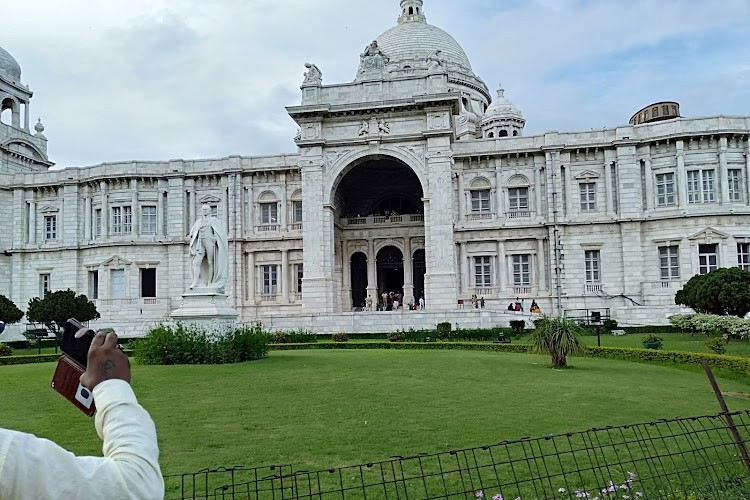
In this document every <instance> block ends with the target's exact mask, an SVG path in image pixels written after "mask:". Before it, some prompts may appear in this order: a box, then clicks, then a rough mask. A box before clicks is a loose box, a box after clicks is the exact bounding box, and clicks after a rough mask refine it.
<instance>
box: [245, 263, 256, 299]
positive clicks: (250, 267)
mask: <svg viewBox="0 0 750 500" xmlns="http://www.w3.org/2000/svg"><path fill="white" fill-rule="evenodd" d="M246 266H247V267H246V272H247V277H246V280H247V283H246V284H247V288H248V290H247V302H248V304H250V305H251V306H254V305H255V304H256V302H255V290H256V284H255V254H254V253H253V252H247V264H246Z"/></svg>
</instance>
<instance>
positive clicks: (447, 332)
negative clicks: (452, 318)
mask: <svg viewBox="0 0 750 500" xmlns="http://www.w3.org/2000/svg"><path fill="white" fill-rule="evenodd" d="M435 330H436V333H437V338H439V339H440V340H447V339H449V338H450V337H451V324H450V323H449V322H447V321H445V322H443V323H438V324H437V326H436V327H435Z"/></svg>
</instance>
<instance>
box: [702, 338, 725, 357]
mask: <svg viewBox="0 0 750 500" xmlns="http://www.w3.org/2000/svg"><path fill="white" fill-rule="evenodd" d="M706 347H708V348H709V349H711V350H712V351H713V352H715V353H716V354H724V353H726V352H727V349H726V347H727V341H726V340H724V339H723V338H721V337H713V338H710V339H708V340H707V341H706Z"/></svg>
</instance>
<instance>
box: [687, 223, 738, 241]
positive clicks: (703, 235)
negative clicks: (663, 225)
mask: <svg viewBox="0 0 750 500" xmlns="http://www.w3.org/2000/svg"><path fill="white" fill-rule="evenodd" d="M727 238H729V235H728V234H727V233H722V232H721V231H719V230H717V229H714V228H712V227H707V228H706V229H704V230H703V231H700V232H698V233H695V234H694V235H692V236H689V237H688V239H689V240H691V241H704V242H706V243H711V242H713V241H718V240H725V239H727Z"/></svg>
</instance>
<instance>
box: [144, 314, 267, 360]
mask: <svg viewBox="0 0 750 500" xmlns="http://www.w3.org/2000/svg"><path fill="white" fill-rule="evenodd" d="M268 338H269V336H268V334H266V333H265V332H263V331H262V328H261V326H260V325H254V326H241V327H239V328H236V329H234V330H230V331H228V332H226V334H224V335H221V334H217V333H216V332H206V331H204V330H201V329H200V328H198V327H196V326H185V325H182V324H179V323H178V324H177V325H174V326H172V325H159V326H157V327H155V328H152V329H151V330H150V331H149V332H148V334H147V335H146V337H144V338H142V339H138V340H136V341H135V342H134V349H133V353H134V355H135V357H136V359H137V360H138V361H140V362H141V363H143V364H147V365H177V364H186V365H191V364H224V363H239V362H242V361H250V360H254V359H260V358H264V357H265V356H266V355H267V354H268Z"/></svg>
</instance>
